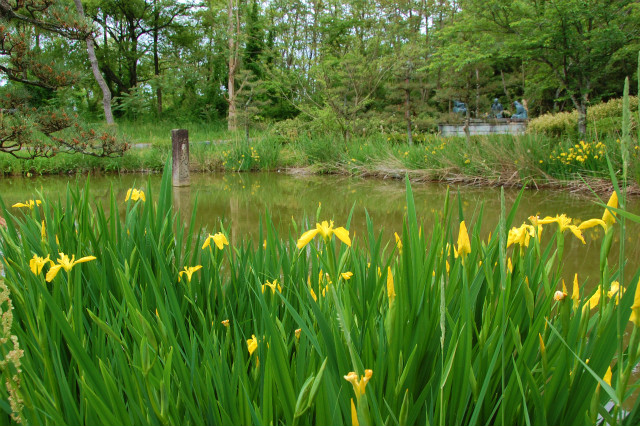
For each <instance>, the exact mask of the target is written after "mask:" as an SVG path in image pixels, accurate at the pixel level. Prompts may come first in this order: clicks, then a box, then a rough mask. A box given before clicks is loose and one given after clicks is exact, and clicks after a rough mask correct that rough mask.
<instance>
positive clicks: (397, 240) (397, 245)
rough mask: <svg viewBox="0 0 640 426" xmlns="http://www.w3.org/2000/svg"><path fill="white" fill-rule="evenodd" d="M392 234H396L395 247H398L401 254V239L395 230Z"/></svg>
mask: <svg viewBox="0 0 640 426" xmlns="http://www.w3.org/2000/svg"><path fill="white" fill-rule="evenodd" d="M393 235H395V236H396V247H398V253H400V254H402V239H401V238H400V236H399V235H398V233H397V232H394V233H393Z"/></svg>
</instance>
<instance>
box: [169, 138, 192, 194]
mask: <svg viewBox="0 0 640 426" xmlns="http://www.w3.org/2000/svg"><path fill="white" fill-rule="evenodd" d="M171 145H172V151H171V152H172V160H173V161H172V167H173V170H172V171H173V172H172V178H173V186H189V184H190V181H189V131H188V130H186V129H173V130H172V131H171Z"/></svg>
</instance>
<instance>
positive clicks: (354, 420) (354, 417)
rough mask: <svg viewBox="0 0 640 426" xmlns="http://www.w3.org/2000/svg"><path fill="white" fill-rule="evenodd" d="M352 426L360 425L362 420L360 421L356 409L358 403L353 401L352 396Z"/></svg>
mask: <svg viewBox="0 0 640 426" xmlns="http://www.w3.org/2000/svg"><path fill="white" fill-rule="evenodd" d="M351 426H360V422H358V412H357V411H356V405H355V404H354V403H353V398H351Z"/></svg>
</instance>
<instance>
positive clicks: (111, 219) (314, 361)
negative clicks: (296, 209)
mask: <svg viewBox="0 0 640 426" xmlns="http://www.w3.org/2000/svg"><path fill="white" fill-rule="evenodd" d="M167 166H168V164H167ZM170 176H171V173H170V168H169V167H167V169H165V174H164V177H163V181H162V184H161V187H160V190H159V192H158V193H153V192H152V191H150V189H149V188H143V189H144V191H145V199H146V201H142V200H137V201H135V200H133V199H131V200H128V201H126V202H125V201H124V200H121V199H116V198H115V196H114V195H113V193H112V194H111V198H110V200H109V202H108V206H104V207H103V206H100V205H98V206H94V205H93V201H92V200H91V199H90V197H89V195H88V194H89V190H88V189H89V187H88V184H87V185H86V186H85V187H84V188H73V187H71V188H67V189H66V191H63V192H62V193H61V197H60V200H59V201H55V200H51V199H43V200H42V205H41V206H39V207H37V208H34V209H33V210H30V209H28V208H24V209H23V210H19V211H18V210H11V211H7V210H6V208H5V207H4V206H2V204H1V202H0V209H1V211H2V215H3V216H4V217H6V218H7V223H8V227H7V228H6V229H4V228H0V250H1V251H2V253H3V263H2V266H3V270H4V285H6V287H7V288H8V290H9V294H8V297H9V298H10V300H11V303H12V305H13V310H10V311H9V312H10V313H11V315H12V321H13V328H12V332H11V333H12V334H14V335H15V336H16V338H17V342H19V345H20V348H21V349H24V353H21V354H20V355H21V357H20V361H21V365H22V371H21V372H19V377H18V379H19V393H18V395H19V396H20V397H21V398H22V401H23V407H22V416H23V418H24V419H25V421H27V422H28V423H29V424H42V425H49V424H56V425H64V424H88V423H92V424H123V425H129V424H131V425H133V424H140V425H146V424H158V423H171V424H173V423H176V422H184V423H201V422H204V423H211V424H227V423H228V424H239V425H243V424H256V423H259V424H294V423H296V424H348V423H349V421H350V419H351V408H350V406H351V400H352V399H353V401H354V405H355V409H356V415H357V417H358V420H359V422H360V424H374V425H384V424H387V423H390V422H393V421H394V420H393V419H399V420H400V421H402V422H403V424H489V423H490V424H527V423H530V424H569V425H573V424H576V425H577V424H580V425H582V424H596V423H597V419H598V416H603V417H604V418H606V419H607V421H608V422H609V423H610V424H614V423H615V424H618V423H625V422H628V421H625V420H621V419H619V417H618V413H620V407H621V406H622V404H623V403H624V402H625V401H626V399H627V398H628V395H629V394H630V393H631V392H627V391H628V390H632V389H634V387H635V386H636V383H635V382H634V379H633V378H632V377H631V376H630V374H631V370H632V368H633V366H634V365H635V364H636V362H637V361H638V327H637V326H632V332H631V336H630V341H627V340H625V337H624V335H625V332H624V331H625V326H626V324H627V322H628V319H629V315H630V313H631V309H630V308H631V305H632V303H633V301H634V293H635V291H634V290H635V288H634V285H635V284H634V285H631V286H629V287H628V289H627V291H625V292H624V294H622V295H616V294H612V295H607V292H608V291H609V290H612V289H613V285H612V281H613V280H615V279H617V277H618V275H617V274H618V273H619V270H618V268H617V267H616V266H615V265H611V266H610V265H608V264H607V263H606V262H605V263H604V266H603V268H601V270H602V271H603V274H602V275H601V277H600V278H599V280H600V282H599V284H601V287H598V289H597V290H595V292H601V294H600V301H599V303H598V305H597V308H594V309H590V300H589V298H590V297H591V296H592V295H593V294H595V292H593V291H592V292H588V291H586V290H585V288H584V287H583V286H582V285H581V284H582V282H578V283H577V284H576V287H573V289H572V290H573V291H571V290H567V291H565V293H566V294H564V295H563V285H562V281H561V276H562V270H563V265H564V262H565V259H566V258H568V257H570V256H574V255H575V254H573V253H570V252H565V251H564V250H563V247H564V240H565V238H574V236H573V235H572V233H569V232H566V230H563V229H561V228H560V227H559V226H558V225H557V224H556V223H547V224H544V225H542V226H543V227H544V229H545V232H544V234H545V235H553V237H552V238H549V239H548V241H547V239H543V240H542V241H539V240H538V238H537V236H536V232H539V231H534V234H533V235H532V236H530V237H529V238H527V239H526V241H527V244H525V243H524V240H522V241H523V242H520V243H518V242H516V243H513V241H512V240H513V237H512V234H513V233H514V232H516V231H517V229H516V228H515V227H513V225H514V224H513V223H512V221H513V216H514V212H515V209H517V205H518V200H516V202H515V203H514V207H513V209H512V210H511V211H507V210H506V206H505V201H504V197H503V198H502V201H501V204H502V214H501V217H500V221H499V225H498V226H497V227H496V228H495V229H494V231H493V232H492V237H491V238H488V236H486V235H480V233H479V229H480V226H479V223H480V221H481V220H482V219H481V217H479V218H477V220H476V223H475V225H474V224H472V223H473V222H471V221H470V220H469V218H463V217H456V216H455V214H454V213H453V212H452V210H453V209H452V203H451V201H450V200H447V201H446V202H445V205H444V207H443V209H442V211H441V213H440V214H439V219H440V220H439V221H437V222H436V225H435V226H434V227H433V228H432V229H426V228H424V227H422V226H421V224H420V223H419V222H418V220H417V218H416V217H417V214H416V210H415V205H414V202H413V196H412V192H411V187H410V186H409V184H408V183H407V196H406V199H407V201H406V208H407V210H406V212H407V215H406V219H405V222H404V225H403V228H402V232H401V233H400V234H401V235H399V239H400V242H401V247H400V244H393V243H392V244H390V245H388V244H386V242H384V241H381V237H380V236H379V234H378V231H377V230H376V229H375V227H374V224H373V223H371V221H370V220H368V222H367V226H368V230H367V232H366V233H365V235H363V236H359V237H358V238H357V239H356V238H354V239H353V240H352V242H351V243H350V247H347V245H346V244H342V243H340V241H338V238H337V237H338V236H339V237H340V239H341V240H344V234H343V233H342V234H339V233H338V230H337V229H336V228H338V226H340V225H343V226H345V227H347V228H348V227H349V223H348V221H347V223H344V224H336V225H335V227H334V229H333V230H334V235H333V236H331V234H329V235H327V236H326V238H324V239H323V238H322V235H321V234H318V235H316V237H315V239H314V238H313V237H310V238H309V240H307V241H306V242H303V243H301V242H300V241H298V243H297V244H296V239H295V238H296V237H297V236H299V235H302V234H303V232H304V231H306V230H307V229H308V227H311V228H312V229H316V228H314V227H313V226H308V225H305V223H306V222H307V221H303V222H301V223H302V225H300V226H296V225H295V223H294V224H293V228H292V236H289V237H288V238H281V237H280V236H278V235H277V234H276V233H275V231H274V227H273V224H272V223H271V221H270V219H269V217H268V215H267V216H266V220H265V222H264V223H262V224H256V226H258V227H259V234H260V235H259V241H264V244H258V245H256V246H253V244H251V243H250V242H248V241H246V240H244V238H243V236H241V235H233V236H230V235H228V234H227V232H226V231H225V230H224V229H222V228H217V229H215V230H213V231H212V233H216V232H218V231H219V232H221V234H222V235H226V237H225V240H231V241H235V242H234V243H232V245H230V246H229V245H223V242H222V241H221V240H218V241H219V244H220V247H221V248H218V246H217V245H216V243H215V242H216V240H215V239H214V241H210V240H208V239H207V241H208V242H209V247H204V248H203V243H204V241H205V238H204V237H206V235H207V234H206V233H205V234H201V233H200V232H199V231H197V230H196V229H195V226H194V223H193V221H191V222H189V221H188V220H187V221H186V222H185V221H183V220H182V218H180V217H179V216H178V215H176V214H175V213H174V212H173V206H172V201H171V182H170ZM34 198H36V197H35V196H34ZM122 203H124V204H125V211H124V213H123V214H121V213H120V212H119V206H120V205H121V204H122ZM107 209H108V213H107ZM317 216H318V217H317V218H316V220H311V221H310V222H311V223H315V222H316V221H319V220H322V219H325V218H329V217H327V213H325V212H323V211H321V210H320V209H318V212H317ZM463 219H466V223H467V226H468V229H469V231H470V232H469V234H468V237H467V239H465V238H464V236H465V235H466V232H464V233H463V232H462V224H460V226H459V225H458V223H459V222H462V220H463ZM582 219H587V218H582ZM43 223H44V227H43V225H42V224H43ZM327 226H328V225H327ZM459 229H460V231H459ZM465 229H466V228H465ZM526 229H527V228H525V230H526ZM610 231H611V232H609V234H610V235H611V237H608V238H609V239H610V238H612V237H613V235H614V234H615V235H616V238H617V237H618V234H619V233H620V232H621V228H620V227H619V226H618V225H617V224H615V225H614V226H613V227H612V228H610ZM527 232H528V231H527ZM459 233H460V236H458V234H459ZM527 235H528V234H527ZM507 236H509V240H510V243H509V244H508V243H507ZM216 238H218V239H219V238H220V236H217V237H216ZM619 238H625V235H624V234H622V235H619ZM301 240H302V239H301ZM606 240H607V238H605V240H603V241H602V245H603V247H604V248H603V250H604V258H605V259H606V258H607V255H608V249H606ZM307 243H308V244H307ZM305 244H306V245H305ZM302 245H305V246H304V247H303V248H302V249H301V248H300V247H301V246H302ZM508 246H510V247H508ZM59 252H64V253H65V254H67V255H69V256H71V255H75V259H79V258H81V257H84V256H92V255H93V256H96V259H95V260H89V261H87V262H85V263H79V264H77V265H75V266H73V267H71V268H70V270H69V271H66V270H65V269H60V270H59V271H58V273H57V275H56V276H55V278H53V279H51V280H50V282H47V281H45V275H47V274H50V271H51V268H52V266H51V265H49V264H46V265H45V266H44V268H43V270H42V271H38V270H37V269H36V271H35V273H34V272H32V270H31V268H30V265H29V263H30V261H31V260H33V259H34V256H41V257H45V256H47V255H49V256H51V257H52V258H53V259H52V260H53V261H54V262H57V261H56V258H58V253H59ZM194 266H201V268H200V269H199V270H196V271H195V272H193V275H192V276H187V275H184V274H181V273H180V272H181V271H184V270H185V269H186V268H188V267H194ZM346 272H351V273H352V274H353V275H352V276H351V277H350V278H349V279H348V280H347V278H346V277H345V276H344V275H342V274H343V273H346ZM639 278H640V272H636V273H635V274H634V277H633V281H632V283H637V282H638V279H639ZM276 281H277V284H276V283H275V282H276ZM267 282H268V283H269V285H267ZM271 284H274V285H273V290H272V288H271V287H270V285H271ZM558 292H559V293H560V295H558ZM578 293H579V295H578ZM4 301H5V299H2V302H3V303H4ZM4 306H5V305H3V309H5V308H4ZM227 320H228V323H227V322H226V321H227ZM407 324H411V327H407ZM296 330H298V332H296ZM250 344H251V345H250ZM43 345H44V346H43ZM254 345H255V346H254ZM43 347H44V348H46V350H43ZM6 349H7V348H5V347H4V346H2V347H0V351H1V352H0V356H2V359H5V357H7V351H6ZM9 349H10V348H9ZM587 361H588V362H587ZM609 368H611V371H612V374H611V375H610V376H609V377H610V379H604V378H605V373H606V372H607V370H608V369H609ZM367 370H371V371H370V373H366V371H367ZM350 372H354V373H353V375H356V376H357V377H358V378H360V377H361V376H364V375H365V374H369V375H370V379H369V380H368V383H367V384H366V387H365V385H364V384H362V385H361V387H358V388H355V387H352V386H351V384H350V383H349V382H348V381H346V380H345V376H348V377H352V376H350ZM2 374H4V375H5V376H3V379H6V378H7V376H6V374H8V373H6V370H3V373H2ZM352 380H353V379H352ZM359 380H360V379H359ZM605 380H609V381H605ZM627 380H630V381H629V382H627ZM3 381H4V380H3ZM16 382H17V381H16ZM627 385H628V386H627ZM358 389H362V392H361V393H360V392H359V390H358ZM354 391H355V392H356V393H355V394H354ZM0 395H1V400H2V401H3V402H2V404H0V413H1V414H0V415H1V416H4V418H3V422H4V423H8V416H9V414H10V413H11V407H10V405H9V403H8V401H9V395H8V394H7V391H6V390H5V387H4V386H3V387H1V388H0ZM610 401H613V402H614V403H613V405H611V404H609V402H610ZM637 411H638V407H637V406H636V408H634V409H632V411H630V412H629V413H627V415H628V420H631V421H632V420H633V419H635V418H637V416H638V412H637Z"/></svg>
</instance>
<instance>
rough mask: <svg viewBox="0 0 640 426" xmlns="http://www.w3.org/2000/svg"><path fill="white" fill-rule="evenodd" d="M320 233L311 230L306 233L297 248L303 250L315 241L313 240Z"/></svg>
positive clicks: (316, 230) (299, 240)
mask: <svg viewBox="0 0 640 426" xmlns="http://www.w3.org/2000/svg"><path fill="white" fill-rule="evenodd" d="M318 232H320V231H319V230H318V229H311V230H309V231H307V232H305V233H304V234H302V236H301V237H300V238H299V239H298V242H297V243H296V247H298V248H299V249H301V248H303V247H304V246H306V245H307V244H309V242H311V240H313V238H314V237H315V236H316V235H317V234H318Z"/></svg>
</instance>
